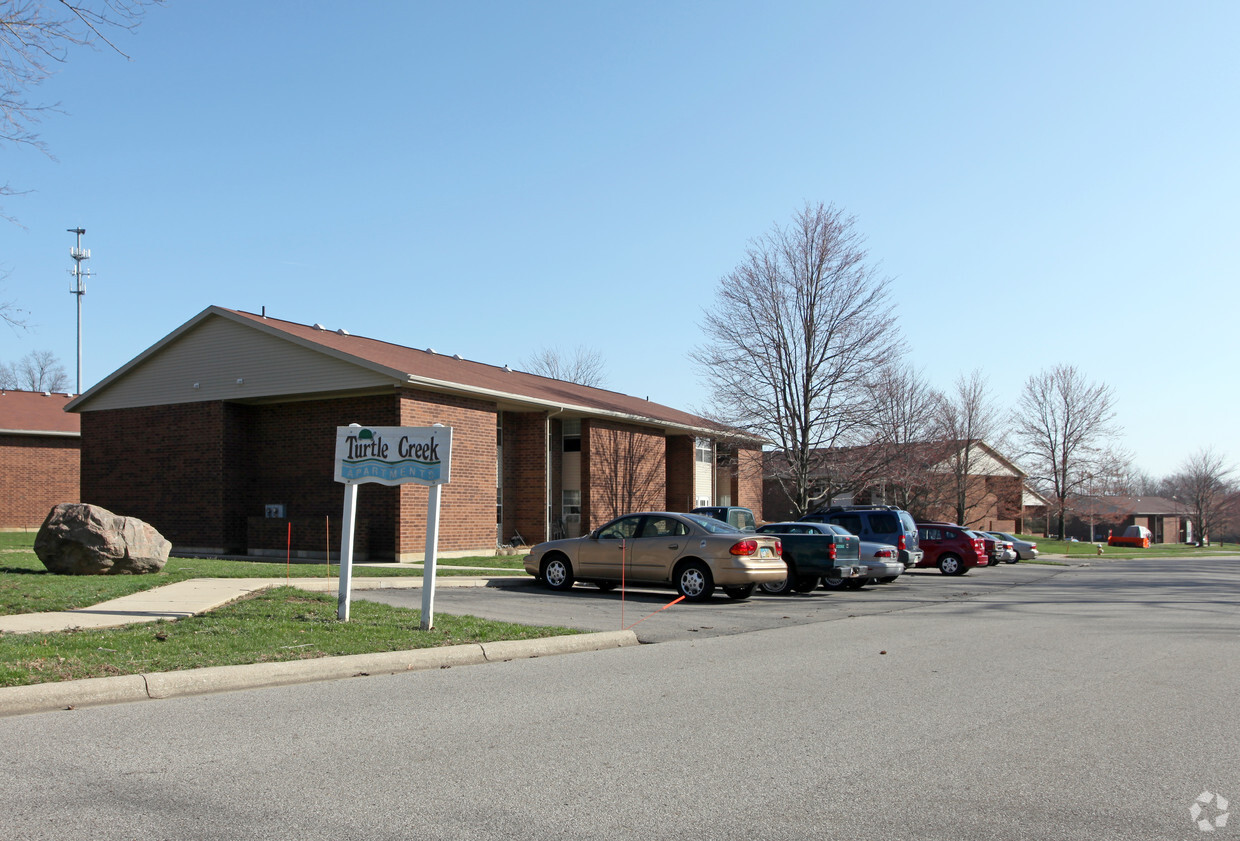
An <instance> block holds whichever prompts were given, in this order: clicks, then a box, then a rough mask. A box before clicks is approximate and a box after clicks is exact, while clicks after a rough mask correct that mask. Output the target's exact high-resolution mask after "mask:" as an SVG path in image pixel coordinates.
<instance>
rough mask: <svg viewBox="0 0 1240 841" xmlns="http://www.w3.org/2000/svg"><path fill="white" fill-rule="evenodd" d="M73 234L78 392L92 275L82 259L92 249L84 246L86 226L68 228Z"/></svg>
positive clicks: (71, 252)
mask: <svg viewBox="0 0 1240 841" xmlns="http://www.w3.org/2000/svg"><path fill="white" fill-rule="evenodd" d="M67 230H68V231H69V233H71V234H77V245H76V246H74V247H73V248H70V249H69V256H70V257H72V258H73V268H72V269H70V270H69V273H70V274H72V275H73V285H72V286H70V287H69V294H70V295H76V296H77V392H76V393H77V394H81V393H82V296H83V295H85V294H86V278H88V277H90V269H84V268H82V261H83V260H89V259H90V249H89V248H83V247H82V234H84V233H86V229H85V228H68V229H67Z"/></svg>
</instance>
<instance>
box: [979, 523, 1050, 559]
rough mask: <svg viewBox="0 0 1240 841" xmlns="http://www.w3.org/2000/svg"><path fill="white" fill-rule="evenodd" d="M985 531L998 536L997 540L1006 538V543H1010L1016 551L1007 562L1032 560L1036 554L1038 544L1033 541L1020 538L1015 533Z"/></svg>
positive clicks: (992, 535)
mask: <svg viewBox="0 0 1240 841" xmlns="http://www.w3.org/2000/svg"><path fill="white" fill-rule="evenodd" d="M986 533H987V534H989V535H990V536H991V537H995V538H998V539H999V540H1006V541H1007V542H1008V543H1011V544H1012V549H1013V551H1014V552H1015V553H1016V557H1015V558H1012V559H1010V560H1008V563H1009V564H1014V563H1016V562H1017V561H1032V560H1033V559H1034V558H1036V557H1037V556H1038V544H1036V543H1033V542H1032V541H1029V540H1021V539H1020V538H1019V537H1017V536H1016V535H1014V534H1008V533H1007V532H1005V531H988V532H986Z"/></svg>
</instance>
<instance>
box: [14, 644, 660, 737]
mask: <svg viewBox="0 0 1240 841" xmlns="http://www.w3.org/2000/svg"><path fill="white" fill-rule="evenodd" d="M637 644H638V640H637V634H636V633H634V632H633V631H631V630H630V631H602V632H599V633H592V634H571V635H568V636H562V637H544V638H541V639H533V640H501V641H499V642H485V643H470V644H467V645H452V646H446V647H443V648H420V649H414V650H411V651H385V652H380V653H377V654H350V655H346V656H343V657H320V658H317V659H314V660H290V661H287V662H282V663H254V664H249V665H242V666H212V667H209V668H205V669H187V670H185V671H180V672H154V673H151V674H140V675H122V676H119V677H100V678H86V679H84V680H71V681H64V682H61V683H38V684H33V685H30V686H13V687H8V688H4V689H0V718H3V717H6V716H14V715H26V714H28V713H37V712H50V711H52V710H58V709H59V710H64V709H76V708H78V707H93V706H100V705H104V704H124V703H129V702H132V701H151V700H160V699H164V698H175V697H180V696H185V695H205V694H207V693H211V692H233V691H236V690H238V689H261V688H265V687H271V686H288V685H290V684H295V683H311V682H314V681H321V680H339V679H341V678H350V677H366V676H369V675H390V674H400V673H401V672H413V671H425V670H427V669H447V668H451V667H452V666H473V665H478V664H481V663H504V662H508V661H510V660H520V659H531V658H535V657H546V656H550V655H554V654H575V653H579V652H584V651H601V650H603V649H608V648H624V647H627V646H631V645H637Z"/></svg>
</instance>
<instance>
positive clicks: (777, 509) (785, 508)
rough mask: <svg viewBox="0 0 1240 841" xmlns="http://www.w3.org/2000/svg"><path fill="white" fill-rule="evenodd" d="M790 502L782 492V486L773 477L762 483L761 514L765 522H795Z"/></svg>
mask: <svg viewBox="0 0 1240 841" xmlns="http://www.w3.org/2000/svg"><path fill="white" fill-rule="evenodd" d="M794 509H795V506H794V505H793V504H792V500H790V499H789V498H788V494H787V493H785V492H784V486H783V485H781V484H780V483H779V480H778V479H776V478H775V477H774V476H771V477H769V478H767V479H766V480H765V481H764V482H763V483H762V513H763V515H764V517H765V519H766V521H767V522H771V523H779V522H783V521H784V520H795V519H796V518H797V512H796V511H795V510H794Z"/></svg>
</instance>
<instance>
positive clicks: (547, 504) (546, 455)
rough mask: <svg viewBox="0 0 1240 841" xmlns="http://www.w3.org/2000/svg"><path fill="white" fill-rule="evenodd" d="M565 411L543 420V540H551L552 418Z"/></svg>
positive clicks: (561, 410) (550, 415) (548, 415)
mask: <svg viewBox="0 0 1240 841" xmlns="http://www.w3.org/2000/svg"><path fill="white" fill-rule="evenodd" d="M563 411H564V407H563V406H561V407H560V408H558V409H556V410H555V411H554V412H547V416H546V417H545V418H543V434H544V436H545V437H546V442H545V445H544V446H543V462H544V467H543V486H544V488H545V491H544V496H545V497H546V499H544V501H543V540H550V539H551V418H553V417H554V416H556V415H558V414H561V413H563Z"/></svg>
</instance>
